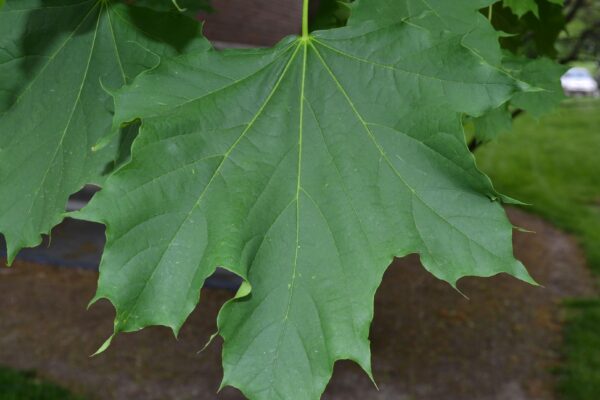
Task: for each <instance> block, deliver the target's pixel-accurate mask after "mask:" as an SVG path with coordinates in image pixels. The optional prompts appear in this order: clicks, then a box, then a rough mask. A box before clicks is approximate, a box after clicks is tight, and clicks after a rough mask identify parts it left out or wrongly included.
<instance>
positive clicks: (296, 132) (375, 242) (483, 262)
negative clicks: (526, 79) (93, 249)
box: [78, 0, 531, 400]
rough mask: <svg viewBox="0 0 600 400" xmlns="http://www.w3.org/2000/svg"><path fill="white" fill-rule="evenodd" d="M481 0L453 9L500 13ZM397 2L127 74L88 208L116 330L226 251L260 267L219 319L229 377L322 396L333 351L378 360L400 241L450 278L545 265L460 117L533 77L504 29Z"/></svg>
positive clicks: (230, 263)
mask: <svg viewBox="0 0 600 400" xmlns="http://www.w3.org/2000/svg"><path fill="white" fill-rule="evenodd" d="M382 3H383V2H382ZM388 3H389V4H392V3H393V4H396V5H397V7H398V8H401V7H404V5H405V3H406V2H404V1H394V2H388ZM422 3H423V4H425V2H422ZM475 3H477V4H475V5H474V2H472V1H466V0H463V1H456V2H452V9H453V10H452V12H453V14H452V15H453V16H458V21H462V22H461V23H464V24H467V25H468V26H469V27H474V26H477V27H481V29H482V30H488V29H489V27H487V28H486V27H485V25H484V24H485V23H486V22H485V19H483V20H482V19H481V18H480V14H479V13H478V11H477V9H478V7H477V6H478V5H479V3H481V2H475ZM440 4H441V3H440ZM391 11H394V9H393V8H392V9H391ZM455 12H457V13H456V14H454V13H455ZM355 13H358V14H355V18H357V20H359V19H361V18H360V17H361V14H360V11H357V10H355ZM387 15H388V16H389V14H387ZM395 15H397V16H398V17H397V18H396V19H394V18H387V17H386V18H385V19H382V18H379V17H377V16H374V17H372V18H364V20H362V21H360V22H352V21H351V24H350V26H349V27H345V28H340V29H335V30H331V31H324V32H316V33H314V34H313V35H311V36H307V35H306V36H302V37H292V38H288V39H286V40H284V41H282V42H281V43H280V44H279V45H278V46H276V47H275V48H273V49H266V50H230V51H224V52H218V51H209V52H206V53H202V54H189V55H185V56H182V57H178V58H176V59H172V60H167V59H165V60H163V62H162V63H161V65H160V66H158V67H157V68H156V69H154V70H152V71H149V72H146V73H143V74H141V75H140V76H139V77H138V78H136V80H135V81H134V83H133V84H132V85H130V86H128V87H126V88H124V89H123V90H120V91H118V92H117V94H116V110H117V111H116V112H117V114H116V121H117V123H124V122H127V121H134V120H138V119H141V121H142V127H141V130H140V134H139V136H138V138H137V139H136V141H135V143H134V146H133V150H132V160H131V161H130V163H129V164H127V165H126V166H124V167H123V168H121V169H119V170H118V171H117V172H116V173H115V174H114V175H112V176H111V177H110V178H109V179H108V180H107V182H106V185H105V188H104V189H103V190H102V191H101V192H100V193H99V194H98V195H97V196H96V197H95V198H94V200H93V201H92V203H91V204H90V205H89V206H88V207H87V208H86V209H84V210H83V211H82V212H81V213H79V214H78V217H80V218H85V219H89V220H93V221H98V222H102V223H104V224H105V225H106V226H107V239H108V242H107V245H106V249H105V253H104V256H103V260H102V264H101V274H100V281H99V287H98V292H97V294H96V296H95V300H98V299H103V298H104V299H108V300H110V301H111V302H112V303H113V304H114V306H115V308H116V312H117V315H116V320H115V327H114V328H115V329H114V330H115V333H118V332H123V331H125V332H131V331H137V330H139V329H142V328H143V327H145V326H149V325H164V326H167V327H170V328H171V329H172V330H173V331H174V332H175V333H177V332H178V331H179V329H180V327H181V326H182V324H183V323H184V321H185V319H186V318H187V317H188V315H189V314H190V313H191V312H192V310H193V309H194V308H195V306H196V305H197V303H198V301H199V297H200V289H201V287H202V284H203V282H204V280H205V279H206V278H207V277H208V276H209V275H211V274H212V273H213V272H214V270H215V268H216V267H217V266H223V267H225V268H227V269H229V270H231V271H233V272H234V273H236V274H238V275H240V276H241V277H243V278H244V279H245V284H244V285H243V286H242V288H241V289H240V292H239V293H238V295H237V296H236V298H235V299H234V300H233V301H231V302H229V303H228V304H226V305H225V306H224V308H223V310H222V311H221V313H220V315H219V319H218V325H219V333H220V335H221V336H222V337H223V339H224V349H223V363H224V374H225V376H224V379H223V385H232V386H235V387H237V388H239V389H240V390H242V391H243V392H244V393H245V394H246V395H247V396H248V397H249V398H251V399H298V400H303V399H318V398H319V396H320V394H321V393H322V391H323V390H324V388H325V386H326V384H327V382H328V380H329V379H330V377H331V373H332V368H333V364H334V362H335V361H336V360H339V359H351V360H354V361H356V362H357V363H358V364H360V365H361V366H362V368H363V369H364V370H365V371H366V372H367V373H369V374H370V373H371V372H370V371H371V369H370V350H369V340H368V336H369V325H370V322H371V320H372V316H373V297H374V294H375V291H376V289H377V287H378V285H379V283H380V281H381V279H382V276H383V273H384V271H385V269H386V268H387V266H388V265H389V264H390V262H391V261H392V259H393V258H394V257H396V256H397V257H401V256H404V255H407V254H410V253H418V254H419V255H420V257H421V260H422V263H423V265H424V267H425V268H426V269H427V270H429V271H430V272H431V273H432V274H433V275H435V276H436V277H438V278H440V279H443V280H445V281H447V282H449V283H450V285H452V286H454V287H456V284H457V281H458V280H459V279H460V278H461V277H464V276H480V277H486V276H492V275H496V274H499V273H503V272H504V273H509V274H511V275H514V276H516V277H518V278H520V279H523V280H525V281H528V282H531V278H530V277H529V275H528V274H527V272H526V270H525V268H524V267H523V265H522V264H521V263H520V262H518V261H516V260H515V259H514V258H513V255H512V246H511V238H512V226H511V224H510V223H509V221H508V220H507V218H506V216H505V213H504V211H503V209H502V207H501V205H500V203H499V201H498V200H499V197H500V196H499V195H498V194H497V193H496V192H495V190H494V189H493V187H492V185H491V183H490V181H489V179H488V178H487V177H486V176H485V175H483V174H482V173H481V172H480V171H479V170H478V169H477V167H476V165H475V163H474V159H473V156H472V155H471V154H470V153H469V151H468V149H467V147H466V145H465V141H464V137H463V131H462V125H461V122H462V115H463V114H464V113H468V114H471V115H481V114H483V113H484V112H486V111H487V110H490V109H493V108H496V107H498V106H500V105H501V104H504V103H505V102H506V101H507V100H508V99H509V98H510V97H511V96H512V95H513V94H514V93H516V92H519V91H521V90H522V89H523V88H525V87H527V85H525V84H524V83H523V82H521V81H518V80H516V79H515V78H513V77H512V76H511V75H510V74H509V73H507V72H506V71H504V70H503V69H502V68H501V65H500V60H501V56H500V50H499V47H498V43H497V40H496V37H495V36H493V35H488V36H485V35H484V36H483V37H482V38H481V37H480V38H475V37H474V36H472V35H471V34H470V31H471V29H467V31H468V32H466V31H465V30H464V29H454V30H448V29H444V28H443V27H440V26H439V23H437V22H439V20H440V19H443V18H444V16H443V14H440V12H432V10H431V9H423V10H421V11H420V12H418V13H412V14H410V15H409V16H404V15H401V13H400V12H398V13H396V14H395ZM486 38H487V39H486ZM494 62H497V64H494ZM109 342H110V341H109ZM109 342H107V344H108V343H109Z"/></svg>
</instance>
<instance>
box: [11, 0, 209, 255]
mask: <svg viewBox="0 0 600 400" xmlns="http://www.w3.org/2000/svg"><path fill="white" fill-rule="evenodd" d="M204 43H205V42H204V40H202V39H201V38H200V36H199V26H198V24H196V22H194V21H192V20H188V19H187V18H186V17H184V16H181V15H178V14H176V13H157V12H154V11H150V10H147V9H144V8H137V7H129V6H126V5H125V4H122V3H120V2H117V1H106V0H84V1H78V0H18V1H17V0H13V1H9V2H8V3H7V4H6V5H5V6H4V8H3V9H2V10H1V11H0V182H1V184H0V233H3V234H4V235H5V237H6V241H7V243H8V254H9V257H8V258H9V261H10V260H12V259H13V258H14V256H15V254H16V252H17V251H18V250H19V249H20V248H21V247H25V246H33V245H36V244H38V243H39V241H40V234H41V233H47V232H48V231H49V230H50V229H51V228H52V227H53V226H54V225H55V224H57V223H58V222H60V220H61V219H62V218H63V213H64V210H65V204H66V201H67V198H68V196H69V195H70V194H72V193H73V192H75V191H77V190H79V189H80V188H81V186H82V185H84V184H85V183H92V182H97V181H98V180H99V179H100V175H101V174H102V172H103V170H105V168H107V163H109V162H110V161H111V160H114V159H115V158H116V157H118V155H117V150H118V149H117V144H116V143H113V144H112V145H110V146H108V147H106V148H105V149H104V150H103V151H98V152H96V153H94V152H92V150H91V149H92V146H93V145H94V144H95V142H96V140H98V139H99V138H100V137H101V136H102V135H104V134H106V133H108V132H107V131H108V130H109V129H110V127H111V122H112V115H113V112H112V108H113V106H112V99H111V98H110V95H109V94H108V93H107V92H106V91H105V90H104V89H103V88H102V85H104V86H105V87H108V88H118V87H120V86H122V85H123V84H124V83H127V82H130V81H131V80H132V78H133V77H135V76H136V75H137V74H138V73H139V72H140V71H142V70H144V69H146V68H147V67H150V66H153V65H155V64H156V62H157V57H156V56H155V54H163V55H165V54H175V53H176V52H177V51H180V50H184V49H186V48H188V49H189V48H201V47H203V46H204Z"/></svg>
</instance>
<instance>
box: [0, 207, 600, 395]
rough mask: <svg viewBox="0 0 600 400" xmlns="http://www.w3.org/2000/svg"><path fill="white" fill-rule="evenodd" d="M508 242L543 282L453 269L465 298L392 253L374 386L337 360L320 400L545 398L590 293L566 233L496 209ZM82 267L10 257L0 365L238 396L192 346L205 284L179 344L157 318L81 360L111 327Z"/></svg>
mask: <svg viewBox="0 0 600 400" xmlns="http://www.w3.org/2000/svg"><path fill="white" fill-rule="evenodd" d="M510 215H511V219H512V220H513V223H514V224H515V225H518V226H521V227H524V228H527V229H529V230H532V231H535V232H537V234H527V233H521V232H517V233H516V234H515V252H516V255H517V257H518V258H519V259H520V260H522V261H523V262H524V263H525V264H526V265H527V266H528V268H529V269H530V271H531V273H532V275H533V276H534V277H535V278H536V279H537V280H538V282H540V283H541V284H542V285H543V286H544V287H531V286H528V285H526V284H524V283H521V282H518V281H516V280H514V279H512V278H510V277H507V276H498V277H495V278H491V279H471V278H469V279H465V280H463V281H461V283H460V285H459V286H460V288H461V290H462V291H463V292H464V293H465V294H466V295H467V296H469V298H470V300H467V299H465V298H464V297H462V296H461V295H460V294H458V293H457V292H455V291H454V290H453V289H451V288H450V287H449V286H448V285H446V284H444V283H442V282H439V281H437V280H436V279H434V278H433V277H432V276H430V275H429V274H428V273H427V272H425V271H424V270H423V268H422V267H420V265H419V262H418V258H416V257H414V256H413V257H407V258H405V259H402V260H397V261H396V262H394V264H393V265H392V266H391V267H390V269H389V270H388V272H387V274H386V276H385V279H384V282H383V284H382V286H381V288H380V290H379V292H378V294H377V297H376V305H375V310H376V316H375V320H374V322H373V328H372V335H371V336H372V348H373V368H374V373H375V377H376V379H377V382H378V385H379V391H377V390H376V389H375V388H374V387H373V386H372V384H371V383H370V381H369V380H368V378H366V376H364V374H363V373H362V372H361V371H360V370H359V369H358V368H357V367H355V366H354V365H352V364H350V363H347V362H341V363H338V364H337V366H336V369H335V373H334V377H333V380H332V382H331V384H330V386H329V388H328V389H327V391H326V393H325V395H324V396H323V398H324V399H332V400H365V399H366V400H387V399H390V400H391V399H393V400H404V399H406V400H408V399H411V400H412V399H427V400H437V399H440V400H442V399H443V400H488V399H489V400H492V399H494V400H503V399H506V400H509V399H510V400H521V399H536V400H543V399H553V398H554V395H553V386H554V384H555V376H554V375H553V373H552V369H553V368H554V367H555V366H556V365H557V364H558V363H559V361H560V353H559V352H560V346H561V314H562V311H561V302H562V301H563V300H564V299H565V298H573V297H585V296H590V295H592V294H594V288H593V286H592V282H593V280H592V278H591V276H590V273H589V271H588V270H587V268H586V266H585V261H584V257H583V255H582V254H581V252H580V251H579V249H578V247H577V245H576V243H575V241H574V240H573V239H572V238H571V237H569V236H568V235H565V234H564V233H561V232H559V231H558V230H556V229H555V228H553V227H551V226H550V225H549V224H547V223H545V222H543V221H541V220H540V219H539V218H537V217H534V216H531V215H528V214H526V213H524V212H523V211H519V210H510ZM96 277H97V275H96V273H94V272H88V271H80V270H75V269H66V268H54V267H48V266H40V265H34V264H26V263H19V262H17V263H15V266H14V267H13V268H12V269H1V270H0V296H1V297H0V298H1V300H2V303H3V304H2V308H1V309H0V332H1V334H0V364H2V365H8V366H11V367H13V368H21V369H35V370H37V371H39V373H40V374H41V375H42V376H44V377H46V378H49V379H52V380H53V381H55V382H58V383H60V384H62V385H65V386H67V387H69V388H71V389H73V390H74V391H75V392H77V393H81V394H83V395H85V396H87V397H88V398H89V399H98V400H112V399H142V400H171V399H173V400H175V399H177V400H184V399H196V400H204V399H207V400H208V399H211V400H214V399H220V400H238V399H242V396H241V395H239V393H237V392H236V391H235V390H233V389H225V390H223V391H222V392H221V393H220V394H218V395H217V394H216V390H217V388H218V386H219V382H220V377H221V367H220V342H218V341H215V343H213V344H212V345H211V346H210V347H209V348H208V349H207V350H205V351H204V352H202V353H200V354H198V353H197V352H198V350H200V349H201V348H202V346H203V344H204V343H205V342H206V340H207V339H208V338H209V336H210V335H211V334H212V333H213V332H214V330H215V317H216V314H217V312H218V309H219V307H220V306H221V304H222V303H223V302H225V301H226V300H227V299H228V298H229V297H230V296H231V293H229V292H226V291H219V290H205V291H204V292H203V298H202V304H201V307H200V309H199V310H196V312H195V313H194V314H193V315H192V317H191V319H190V321H188V323H187V324H186V326H185V327H184V328H183V330H182V332H181V335H180V338H179V340H176V339H174V338H173V337H172V335H171V333H170V331H168V330H167V329H163V328H151V329H146V330H144V331H142V332H139V333H136V334H127V335H121V336H119V337H118V338H117V339H116V340H115V341H114V343H113V345H112V347H111V348H110V349H109V350H108V351H107V352H106V353H104V354H103V355H101V356H99V357H94V358H90V357H89V355H90V354H92V353H93V352H94V351H95V350H96V349H97V347H98V346H99V345H100V344H101V343H102V341H103V339H105V338H106V337H107V336H108V335H109V334H110V332H111V328H112V319H113V310H112V307H111V306H110V305H109V304H107V303H101V304H98V305H95V306H94V307H92V308H91V309H90V310H89V311H87V310H86V306H87V302H88V301H89V299H90V298H91V297H92V295H93V294H94V290H95V284H96Z"/></svg>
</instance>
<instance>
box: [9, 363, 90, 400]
mask: <svg viewBox="0 0 600 400" xmlns="http://www.w3.org/2000/svg"><path fill="white" fill-rule="evenodd" d="M0 400H83V399H82V398H81V397H77V396H74V395H72V394H70V393H69V392H68V391H66V390H65V389H63V388H61V387H58V386H56V385H53V384H51V383H48V382H45V381H43V380H40V379H38V378H37V377H36V376H35V373H33V372H28V371H15V370H13V369H9V368H6V367H0Z"/></svg>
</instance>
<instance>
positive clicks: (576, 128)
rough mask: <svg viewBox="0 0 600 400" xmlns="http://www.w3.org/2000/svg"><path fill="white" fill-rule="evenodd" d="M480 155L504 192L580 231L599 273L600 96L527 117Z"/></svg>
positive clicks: (482, 165)
mask: <svg viewBox="0 0 600 400" xmlns="http://www.w3.org/2000/svg"><path fill="white" fill-rule="evenodd" d="M476 156H477V162H478V164H479V166H480V168H481V169H482V170H483V171H484V172H485V173H486V174H488V175H489V176H490V177H491V178H492V181H493V182H494V185H495V186H496V188H497V189H498V190H499V191H500V192H501V193H504V194H506V195H508V196H511V197H513V198H516V199H518V200H520V201H523V202H525V203H528V204H531V206H529V207H526V209H527V210H529V211H531V212H534V213H537V214H539V215H541V216H542V217H544V218H545V219H547V220H549V221H551V222H552V223H554V224H555V225H556V226H558V227H560V228H562V229H564V230H566V231H568V232H571V233H574V234H576V236H577V237H578V239H579V240H580V242H581V244H582V246H583V248H584V249H585V251H586V254H587V257H588V261H589V264H590V267H591V268H592V269H594V271H595V272H596V273H598V274H600V100H594V99H572V100H567V101H565V102H564V104H563V105H562V106H561V107H560V108H559V109H558V110H556V111H555V112H554V113H552V114H550V115H548V116H546V117H544V118H542V119H541V120H539V121H537V120H536V119H534V118H533V117H531V116H529V115H524V116H522V117H520V118H518V119H517V120H516V121H515V126H514V129H513V131H512V132H511V133H508V134H505V135H503V136H501V137H500V138H498V140H497V141H495V142H492V143H489V144H487V145H484V146H482V147H481V148H480V149H479V150H478V151H477V155H476ZM599 398H600V397H599Z"/></svg>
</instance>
